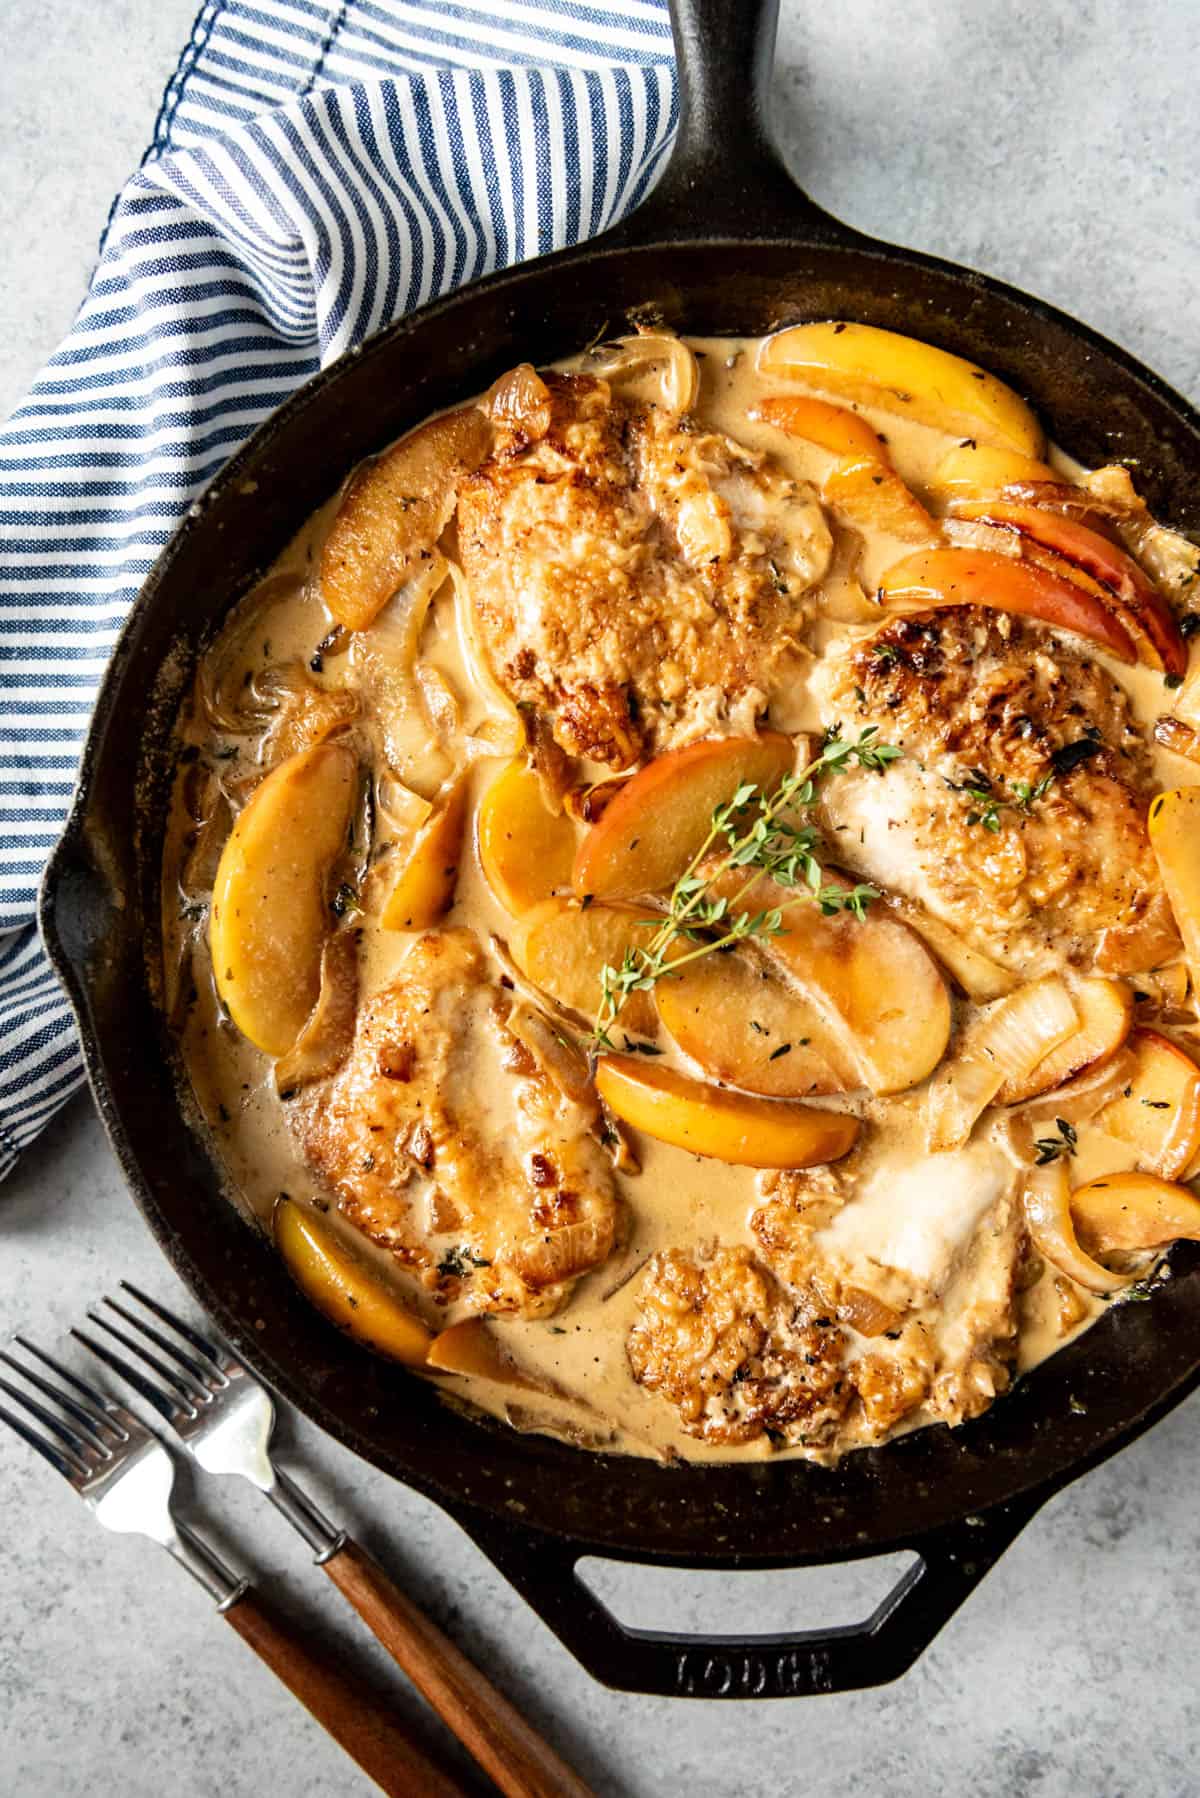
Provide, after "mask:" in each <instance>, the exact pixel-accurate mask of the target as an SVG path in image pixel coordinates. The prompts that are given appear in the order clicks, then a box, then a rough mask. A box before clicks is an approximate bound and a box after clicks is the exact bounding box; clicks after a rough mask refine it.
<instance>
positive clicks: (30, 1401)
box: [0, 1378, 112, 1473]
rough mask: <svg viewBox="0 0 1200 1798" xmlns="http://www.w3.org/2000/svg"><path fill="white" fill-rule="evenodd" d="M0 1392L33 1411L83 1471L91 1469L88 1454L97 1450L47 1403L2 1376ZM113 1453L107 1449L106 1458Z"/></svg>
mask: <svg viewBox="0 0 1200 1798" xmlns="http://www.w3.org/2000/svg"><path fill="white" fill-rule="evenodd" d="M0 1392H4V1393H7V1395H8V1397H9V1398H11V1399H12V1401H13V1403H14V1404H17V1405H20V1406H21V1408H22V1410H25V1411H29V1412H30V1413H32V1415H33V1416H34V1417H36V1418H37V1420H38V1422H39V1423H40V1424H41V1425H42V1426H43V1428H44V1429H47V1430H49V1432H50V1434H51V1435H52V1436H57V1437H58V1440H59V1441H60V1442H61V1443H62V1444H63V1445H64V1446H65V1447H66V1448H68V1449H70V1451H71V1456H72V1458H73V1459H74V1460H76V1461H78V1462H79V1464H80V1469H81V1471H82V1472H84V1473H88V1472H90V1471H91V1468H92V1465H93V1462H92V1461H91V1460H89V1459H88V1456H89V1453H90V1454H91V1455H92V1456H93V1457H94V1456H95V1452H96V1451H95V1450H94V1449H92V1447H91V1444H90V1443H88V1442H86V1441H85V1440H84V1438H83V1437H82V1436H77V1435H76V1434H75V1431H74V1430H73V1429H72V1428H71V1427H70V1425H69V1424H65V1423H64V1422H63V1420H62V1418H61V1417H55V1415H54V1413H53V1411H47V1409H46V1407H45V1405H39V1404H38V1401H37V1400H36V1399H35V1398H30V1396H29V1394H28V1393H27V1392H22V1391H21V1389H20V1387H19V1386H14V1385H13V1383H12V1381H11V1380H5V1379H2V1378H0ZM111 1453H112V1450H111V1449H105V1450H104V1454H105V1458H106V1459H107V1458H108V1457H109V1456H110V1455H111Z"/></svg>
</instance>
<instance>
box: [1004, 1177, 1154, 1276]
mask: <svg viewBox="0 0 1200 1798" xmlns="http://www.w3.org/2000/svg"><path fill="white" fill-rule="evenodd" d="M1025 1223H1026V1225H1027V1227H1028V1229H1029V1235H1030V1237H1031V1239H1032V1241H1033V1245H1034V1247H1035V1248H1036V1249H1037V1251H1038V1254H1039V1255H1042V1256H1044V1257H1045V1259H1046V1260H1047V1261H1049V1262H1051V1263H1052V1264H1053V1265H1054V1266H1055V1267H1056V1268H1057V1269H1058V1271H1059V1272H1060V1273H1062V1274H1066V1276H1067V1278H1068V1279H1069V1280H1074V1282H1075V1284H1076V1285H1077V1286H1082V1287H1083V1288H1084V1289H1085V1290H1086V1291H1088V1292H1117V1291H1118V1290H1119V1289H1120V1288H1121V1287H1122V1286H1128V1285H1129V1284H1130V1283H1131V1280H1132V1279H1133V1275H1131V1274H1114V1273H1112V1272H1111V1271H1110V1270H1109V1269H1108V1268H1107V1267H1101V1265H1100V1263H1099V1262H1098V1261H1093V1260H1092V1258H1091V1256H1090V1255H1085V1254H1084V1252H1083V1250H1082V1249H1081V1248H1080V1246H1079V1243H1078V1241H1077V1240H1076V1236H1075V1225H1074V1222H1073V1221H1072V1218H1071V1181H1070V1178H1069V1177H1068V1174H1067V1169H1066V1164H1065V1163H1064V1162H1062V1161H1052V1162H1050V1163H1049V1164H1048V1165H1047V1166H1046V1167H1035V1168H1031V1169H1030V1172H1029V1177H1028V1179H1027V1180H1026V1182H1025Z"/></svg>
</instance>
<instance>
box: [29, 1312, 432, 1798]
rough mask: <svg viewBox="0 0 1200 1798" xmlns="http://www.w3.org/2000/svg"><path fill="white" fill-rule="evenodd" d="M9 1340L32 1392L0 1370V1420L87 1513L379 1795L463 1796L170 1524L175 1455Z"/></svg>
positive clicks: (38, 1352) (53, 1365)
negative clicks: (178, 1592) (330, 1740)
mask: <svg viewBox="0 0 1200 1798" xmlns="http://www.w3.org/2000/svg"><path fill="white" fill-rule="evenodd" d="M14 1342H15V1344H16V1345H17V1346H18V1347H19V1348H21V1349H22V1350H23V1352H24V1354H25V1355H26V1356H27V1357H28V1358H29V1360H30V1361H31V1362H32V1363H34V1365H32V1366H30V1365H27V1364H26V1362H25V1361H22V1360H19V1359H18V1358H17V1356H16V1355H14V1354H12V1353H11V1352H10V1351H9V1350H7V1349H0V1361H2V1362H3V1363H4V1365H5V1366H6V1367H8V1368H10V1369H12V1370H13V1372H15V1373H16V1374H18V1375H19V1376H20V1378H21V1380H22V1381H24V1383H25V1385H26V1386H28V1387H31V1388H32V1391H26V1390H24V1388H23V1387H21V1386H17V1385H15V1384H14V1383H13V1381H12V1380H9V1379H6V1378H5V1377H4V1376H3V1375H0V1392H3V1393H4V1395H5V1397H6V1398H7V1399H8V1400H9V1401H10V1403H11V1405H12V1407H13V1409H10V1408H9V1406H8V1405H4V1404H0V1420H3V1422H5V1423H6V1424H8V1426H9V1428H10V1429H12V1430H15V1431H16V1433H17V1435H18V1436H20V1437H21V1438H22V1440H23V1441H25V1442H27V1443H28V1444H29V1446H30V1448H32V1449H36V1451H37V1453H38V1454H39V1455H41V1456H42V1458H43V1460H46V1461H48V1462H49V1463H50V1465H51V1467H53V1468H54V1469H55V1471H56V1472H58V1473H60V1474H61V1475H62V1476H63V1478H64V1479H65V1480H66V1481H67V1482H68V1484H69V1485H71V1486H72V1487H73V1488H74V1490H75V1491H76V1492H77V1493H78V1494H79V1496H80V1497H81V1498H82V1499H83V1501H84V1503H85V1504H86V1505H87V1507H88V1509H89V1510H90V1511H91V1512H92V1514H93V1516H94V1517H95V1518H96V1521H97V1522H98V1523H101V1524H103V1526H104V1527H105V1529H108V1530H114V1531H116V1532H117V1533H118V1534H121V1535H140V1536H148V1537H149V1538H150V1540H151V1541H152V1542H157V1543H158V1544H159V1546H160V1547H161V1548H165V1549H166V1551H167V1553H168V1554H169V1555H171V1556H172V1558H173V1559H174V1560H176V1561H178V1562H179V1564H180V1566H181V1567H185V1568H186V1569H187V1571H188V1572H189V1573H190V1574H191V1575H192V1578H193V1579H195V1580H198V1581H199V1583H200V1585H201V1586H203V1588H204V1590H205V1591H206V1592H207V1593H208V1595H209V1597H210V1598H212V1599H214V1600H215V1601H216V1605H217V1609H218V1611H219V1612H220V1613H221V1614H222V1615H223V1616H224V1617H226V1618H227V1619H228V1621H229V1622H230V1623H231V1624H232V1625H233V1627H234V1628H235V1629H236V1630H237V1632H238V1634H239V1635H240V1636H241V1637H242V1639H243V1641H245V1642H247V1643H249V1645H250V1647H251V1648H253V1649H254V1651H255V1653H256V1654H258V1655H259V1656H260V1657H261V1659H262V1660H264V1661H265V1662H266V1664H267V1665H268V1666H269V1667H270V1669H271V1671H272V1672H273V1673H275V1674H277V1675H278V1677H279V1678H280V1679H281V1680H282V1681H283V1683H284V1684H285V1685H286V1686H287V1687H288V1688H289V1689H290V1690H291V1691H292V1692H293V1693H294V1694H295V1696H296V1697H297V1698H299V1699H300V1701H301V1703H302V1704H304V1705H305V1706H306V1707H307V1709H308V1710H309V1711H310V1712H311V1713H312V1715H313V1716H314V1717H315V1718H316V1719H317V1721H318V1722H319V1723H321V1724H323V1725H324V1727H325V1728H326V1729H327V1730H328V1731H329V1733H330V1734H331V1735H332V1736H334V1737H335V1739H336V1740H337V1741H338V1742H340V1743H341V1745H342V1747H343V1748H345V1749H346V1751H347V1752H348V1753H349V1754H351V1755H353V1756H354V1758H355V1760H357V1762H358V1764H359V1765H360V1767H362V1769H363V1771H364V1772H366V1773H368V1774H370V1776H371V1778H372V1779H374V1780H375V1781H376V1782H377V1783H378V1784H379V1785H380V1786H381V1787H382V1788H383V1790H384V1791H385V1792H388V1793H391V1794H395V1795H396V1798H402V1795H403V1798H412V1794H414V1793H420V1794H422V1795H423V1798H465V1793H464V1791H463V1788H462V1786H461V1785H459V1784H458V1783H457V1782H456V1781H455V1780H452V1779H450V1778H448V1777H447V1776H446V1775H444V1774H443V1773H442V1771H441V1770H440V1768H439V1767H437V1766H436V1765H435V1763H434V1762H433V1761H432V1760H430V1759H429V1757H428V1756H427V1755H426V1753H425V1751H424V1750H423V1749H422V1748H421V1747H420V1746H419V1745H418V1744H417V1743H416V1742H415V1741H414V1740H413V1738H412V1737H410V1735H409V1734H408V1732H407V1730H405V1729H404V1728H403V1727H402V1726H401V1725H400V1724H399V1723H398V1722H395V1721H393V1720H392V1719H391V1718H390V1717H389V1716H388V1715H387V1713H386V1711H385V1710H382V1709H381V1708H380V1706H379V1705H378V1704H377V1703H376V1702H375V1701H373V1699H372V1696H371V1694H370V1693H369V1692H366V1691H364V1689H363V1687H362V1686H361V1684H360V1683H358V1682H352V1681H351V1680H350V1679H349V1678H348V1677H347V1676H346V1674H345V1673H343V1672H342V1671H341V1669H340V1667H339V1666H338V1665H337V1664H336V1663H335V1662H334V1661H333V1659H332V1658H331V1657H330V1656H328V1655H327V1654H326V1653H325V1652H324V1651H323V1650H321V1649H318V1648H317V1647H316V1646H315V1645H314V1644H313V1643H312V1642H310V1641H309V1640H308V1639H307V1638H306V1637H305V1636H304V1635H303V1634H302V1633H301V1632H300V1631H298V1630H297V1629H296V1627H295V1625H293V1624H292V1623H290V1622H288V1621H285V1620H284V1619H283V1618H281V1617H280V1616H279V1615H277V1614H276V1613H275V1611H274V1610H273V1609H271V1608H268V1606H267V1605H266V1604H265V1602H264V1601H263V1599H262V1597H261V1595H260V1594H258V1593H257V1592H255V1590H254V1589H253V1587H252V1586H251V1584H250V1581H249V1580H247V1579H244V1578H243V1577H242V1576H241V1575H240V1574H237V1573H234V1572H233V1571H232V1570H231V1569H230V1568H229V1567H227V1566H226V1565H225V1563H224V1562H223V1561H222V1560H221V1558H220V1556H219V1555H217V1554H216V1553H215V1552H214V1550H213V1549H212V1548H211V1547H209V1545H208V1544H207V1543H206V1542H205V1541H203V1539H202V1538H201V1537H200V1536H198V1535H197V1534H196V1532H195V1531H194V1530H192V1529H189V1527H188V1526H187V1525H186V1524H185V1523H183V1522H181V1520H180V1519H179V1518H178V1517H177V1516H176V1515H175V1512H174V1508H173V1504H172V1490H173V1487H174V1483H175V1463H174V1461H173V1460H172V1458H171V1455H170V1454H169V1453H168V1451H167V1449H166V1448H165V1447H164V1446H163V1444H162V1443H161V1442H160V1441H159V1440H158V1438H157V1437H156V1436H154V1435H152V1434H151V1432H150V1431H149V1430H148V1429H147V1428H146V1427H145V1425H144V1424H143V1423H142V1422H141V1421H140V1419H138V1418H137V1417H135V1416H134V1414H133V1412H132V1411H129V1410H127V1409H126V1408H125V1406H124V1405H120V1404H118V1403H117V1402H116V1401H115V1400H114V1399H112V1398H110V1397H109V1396H108V1394H107V1393H105V1392H102V1391H101V1390H100V1389H99V1388H98V1387H96V1386H93V1385H91V1384H90V1382H88V1381H87V1380H82V1379H80V1378H79V1376H78V1374H75V1373H73V1372H72V1371H71V1369H70V1368H69V1367H65V1366H64V1365H63V1364H62V1362H61V1361H57V1360H55V1358H54V1357H53V1356H52V1355H48V1354H47V1353H46V1352H45V1350H43V1349H40V1348H37V1347H35V1346H34V1344H33V1343H32V1342H29V1341H27V1340H26V1338H25V1337H23V1336H17V1337H15V1338H14ZM49 1374H53V1375H54V1376H55V1377H54V1378H53V1379H51V1378H49V1377H48V1375H49ZM35 1393H36V1394H39V1395H40V1396H39V1397H35V1396H34V1394H35ZM43 1399H48V1400H49V1401H50V1405H53V1406H54V1409H53V1410H52V1409H51V1408H50V1405H47V1404H44V1403H43V1402H42V1400H43Z"/></svg>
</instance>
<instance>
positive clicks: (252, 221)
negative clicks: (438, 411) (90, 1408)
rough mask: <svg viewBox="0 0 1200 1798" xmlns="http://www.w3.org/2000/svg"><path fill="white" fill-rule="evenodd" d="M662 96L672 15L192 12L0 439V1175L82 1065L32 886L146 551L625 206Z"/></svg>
mask: <svg viewBox="0 0 1200 1798" xmlns="http://www.w3.org/2000/svg"><path fill="white" fill-rule="evenodd" d="M674 94H675V87H674V66H673V59H672V50H671V36H670V26H669V21H668V17H667V11H666V0H612V3H611V4H610V5H607V6H606V5H603V4H593V3H591V0H430V3H428V4H421V3H419V0H206V4H205V5H204V6H203V7H202V9H201V12H200V14H199V17H198V18H197V20H196V24H195V26H194V28H193V32H192V36H191V39H190V41H189V43H188V45H187V48H186V50H185V52H184V54H183V57H182V59H181V61H180V64H179V67H178V69H177V70H176V73H175V75H174V77H173V78H172V80H171V83H170V85H169V86H168V88H167V92H166V95H165V96H164V100H163V106H162V110H161V113H160V115H159V119H158V123H157V126H156V129H155V135H154V142H153V144H152V146H151V148H150V150H149V151H148V152H147V155H146V159H145V161H144V163H143V165H142V168H141V170H140V171H139V173H138V174H137V175H136V176H135V177H134V179H133V180H132V181H131V182H130V183H129V185H128V187H126V189H125V190H124V192H123V193H122V194H121V196H120V198H119V200H118V201H117V204H116V205H115V207H114V209H113V214H112V217H111V219H110V221H109V225H108V229H107V231H106V233H105V237H104V241H103V244H102V248H101V255H100V261H99V265H98V267H97V269H96V272H95V275H94V276H93V279H92V284H91V288H90V290H89V292H88V295H87V298H86V300H85V301H84V304H83V307H82V309H81V310H80V313H79V317H78V319H77V321H76V324H75V326H74V329H73V330H72V332H71V334H70V336H69V337H68V338H67V340H66V342H65V343H64V344H63V345H62V347H61V348H60V349H59V350H58V351H57V352H56V354H55V355H54V356H53V357H52V358H51V360H50V362H49V364H48V365H47V367H46V369H45V370H44V372H43V373H42V375H41V376H40V377H39V379H38V381H37V382H36V384H35V386H34V388H33V390H32V392H31V393H30V395H29V397H28V399H27V400H26V401H25V402H24V404H23V405H21V406H20V407H18V409H17V411H16V412H15V413H14V415H13V417H12V419H11V420H10V421H9V423H8V425H7V426H6V427H5V428H4V430H3V431H2V432H0V1175H3V1174H4V1173H6V1172H8V1170H9V1169H10V1168H11V1167H12V1165H13V1163H14V1162H15V1160H16V1158H17V1156H18V1154H19V1153H20V1151H21V1149H23V1148H24V1147H25V1146H26V1145H27V1144H28V1143H29V1142H31V1141H32V1140H33V1138H34V1137H35V1136H36V1135H37V1134H38V1133H39V1131H41V1130H42V1129H43V1128H44V1127H45V1125H46V1124H47V1123H48V1122H49V1120H50V1118H51V1117H52V1116H53V1115H54V1113H55V1111H56V1110H57V1109H58V1107H59V1106H60V1105H61V1104H62V1103H63V1101H64V1100H65V1099H66V1098H67V1096H68V1095H69V1094H70V1093H71V1092H73V1091H74V1090H75V1089H76V1088H77V1087H78V1086H79V1085H80V1083H81V1081H82V1079H83V1073H82V1064H81V1060H80V1054H79V1049H78V1046H77V1043H76V1041H75V1034H74V1030H73V1027H72V1021H71V1017H70V1013H69V1010H68V1007H67V1004H66V1001H65V999H64V997H63V995H62V993H61V992H60V990H59V988H58V985H57V983H56V981H55V979H54V976H53V974H52V973H51V971H50V969H49V966H48V965H47V963H46V960H45V957H44V955H43V953H42V950H41V947H40V945H39V943H38V940H37V936H36V931H35V927H34V924H33V917H34V904H35V895H36V890H37V883H38V878H39V875H40V872H41V869H42V867H43V865H44V863H45V860H46V857H47V855H48V853H49V851H50V848H51V846H52V845H53V843H54V840H55V838H56V837H57V835H58V833H59V830H60V827H61V825H62V822H63V819H64V817H65V815H66V811H67V806H68V803H69V799H70V794H71V789H72V785H73V782H74V776H75V770H76V766H77V762H78V758H79V752H80V749H81V746H82V742H83V737H84V733H85V730H86V726H87V720H88V714H89V711H90V709H91V705H92V701H93V698H94V695H95V692H96V688H97V685H98V682H99V678H100V675H101V673H102V671H103V669H104V665H105V662H106V661H107V658H108V656H109V654H110V652H111V650H112V647H113V644H114V642H115V640H116V636H117V633H118V631H119V630H120V627H121V624H122V622H123V620H124V618H125V616H126V614H127V612H128V610H129V607H130V605H131V603H132V601H133V599H134V596H135V595H136V593H137V591H138V588H139V586H140V585H141V582H142V580H143V578H144V577H145V575H146V574H147V572H148V571H149V569H150V567H151V564H152V563H153V561H154V559H155V557H156V556H157V554H158V552H159V551H160V550H161V549H162V547H163V545H164V544H165V543H166V542H167V540H168V538H169V537H170V536H171V533H172V531H173V530H174V528H175V526H176V524H177V523H178V521H179V519H180V517H181V516H182V514H183V513H184V511H185V510H186V508H187V506H188V505H189V503H190V502H191V500H192V499H193V498H194V497H195V495H196V494H197V493H198V492H199V491H200V490H201V489H202V488H203V487H204V486H205V484H206V483H207V482H208V481H210V480H211V479H212V477H213V476H214V475H215V474H216V473H217V471H218V469H219V468H220V467H221V465H222V464H223V463H224V462H225V461H226V459H227V458H228V457H229V456H230V455H231V454H232V453H233V451H234V450H236V449H237V447H238V446H239V444H241V443H242V442H243V440H244V439H245V438H246V437H247V436H248V435H249V433H250V432H251V431H252V430H253V428H254V427H255V425H257V424H258V423H259V422H260V421H261V420H262V419H263V418H264V417H265V416H266V415H267V414H268V413H269V412H271V411H272V410H273V409H274V408H275V407H276V406H277V405H279V403H280V402H281V401H282V400H283V399H284V398H285V397H286V396H287V394H288V393H290V391H291V390H292V388H293V387H295V386H296V385H297V384H298V383H299V382H301V381H303V380H304V379H305V378H306V377H307V376H309V375H311V374H312V373H313V372H314V371H315V370H316V369H317V368H319V367H321V366H322V365H324V364H326V363H328V362H330V361H332V360H333V359H334V358H335V357H337V356H339V355H341V353H342V352H343V351H344V350H346V349H347V348H348V347H349V346H350V345H351V344H354V343H357V342H359V341H360V340H361V339H362V338H363V337H365V336H367V335H368V334H369V333H370V332H372V331H375V330H377V329H378V328H379V327H380V326H381V325H384V324H386V323H387V322H388V321H389V320H391V319H393V318H395V317H396V316H397V315H399V314H401V313H404V312H407V311H410V310H411V309H412V308H413V307H416V306H419V305H421V304H423V303H424V302H425V301H426V300H428V299H431V298H433V297H435V296H437V295H439V294H442V293H445V292H447V291H448V290H449V289H451V288H453V287H455V286H457V285H459V284H460V283H461V282H464V281H469V280H471V279H473V278H474V277H475V276H477V275H481V274H484V273H486V272H487V271H489V270H491V269H495V268H499V267H503V266H504V265H506V264H509V263H513V262H519V261H521V260H523V259H525V258H527V257H531V256H537V255H540V254H543V253H544V252H546V251H547V250H550V249H554V248H558V247H560V246H562V245H564V244H568V243H573V242H576V241H578V240H580V239H582V238H585V237H588V236H590V235H591V234H592V233H594V232H596V231H599V230H601V229H602V228H603V227H604V226H605V225H607V224H609V223H611V222H612V221H613V220H614V219H616V218H619V217H620V216H622V215H623V214H624V213H625V212H627V211H628V210H629V209H630V208H631V207H632V206H634V205H636V203H637V201H638V200H639V199H640V198H641V196H642V195H643V193H644V192H645V191H646V189H647V187H648V186H650V185H651V184H652V183H653V181H654V179H655V175H656V173H657V171H658V169H659V167H660V166H661V163H662V160H663V157H664V154H665V152H666V149H667V146H668V143H669V139H670V135H671V131H672V128H673V123H674V108H675V100H674Z"/></svg>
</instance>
